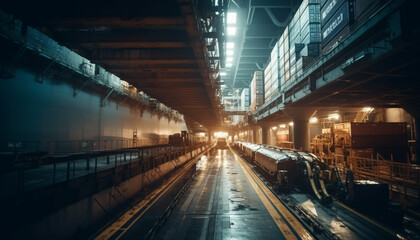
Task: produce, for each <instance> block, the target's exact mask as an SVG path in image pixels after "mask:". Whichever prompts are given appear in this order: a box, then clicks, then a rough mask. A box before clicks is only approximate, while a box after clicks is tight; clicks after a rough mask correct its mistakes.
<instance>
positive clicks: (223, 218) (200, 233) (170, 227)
mask: <svg viewBox="0 0 420 240" xmlns="http://www.w3.org/2000/svg"><path fill="white" fill-rule="evenodd" d="M197 169H200V171H199V172H198V173H197V174H196V176H195V177H194V178H195V179H194V181H193V182H192V183H191V185H190V187H189V189H188V190H187V191H186V192H185V193H184V195H183V196H182V197H181V199H180V201H179V203H178V205H177V207H176V209H174V211H173V212H172V215H171V216H170V217H169V218H168V220H167V221H166V223H165V224H164V226H163V227H162V228H161V229H160V230H159V231H158V232H157V234H156V237H157V238H165V239H166V238H171V239H215V238H216V239H284V237H283V236H282V234H281V232H280V230H279V228H278V227H277V226H276V224H275V222H274V221H273V219H272V217H271V216H270V214H269V212H268V211H267V210H266V208H265V207H264V205H263V203H262V202H261V200H260V198H259V197H258V195H257V194H256V192H255V191H254V190H253V188H252V186H251V184H250V182H249V180H248V179H247V177H246V175H245V174H244V172H243V170H242V169H241V167H240V166H239V164H238V162H237V159H235V158H234V156H233V154H232V152H231V150H229V149H216V150H215V151H214V153H213V154H212V155H208V156H203V157H202V158H201V159H200V161H199V162H198V164H197Z"/></svg>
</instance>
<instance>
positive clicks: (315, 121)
mask: <svg viewBox="0 0 420 240" xmlns="http://www.w3.org/2000/svg"><path fill="white" fill-rule="evenodd" d="M309 122H310V123H317V122H318V118H317V117H312V118H310V119H309Z"/></svg>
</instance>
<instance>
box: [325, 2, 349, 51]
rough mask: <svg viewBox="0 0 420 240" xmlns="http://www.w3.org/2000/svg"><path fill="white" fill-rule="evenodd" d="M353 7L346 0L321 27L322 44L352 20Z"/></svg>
mask: <svg viewBox="0 0 420 240" xmlns="http://www.w3.org/2000/svg"><path fill="white" fill-rule="evenodd" d="M353 17H354V8H353V5H352V4H351V2H349V1H346V2H344V3H343V5H342V6H341V7H340V8H339V9H338V10H337V12H336V13H335V14H334V15H333V16H332V17H331V18H330V19H329V20H328V21H327V23H326V24H325V26H323V27H322V46H325V45H326V44H328V42H330V41H331V40H332V39H333V38H334V37H335V36H336V35H337V34H338V33H339V32H340V31H341V30H342V29H343V28H344V27H346V26H347V25H348V24H349V23H351V22H352V21H353Z"/></svg>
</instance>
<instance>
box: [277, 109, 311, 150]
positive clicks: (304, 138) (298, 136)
mask: <svg viewBox="0 0 420 240" xmlns="http://www.w3.org/2000/svg"><path fill="white" fill-rule="evenodd" d="M284 111H285V112H286V114H287V115H289V116H290V117H291V118H292V119H293V145H294V147H295V148H296V149H301V150H304V151H306V150H310V149H309V147H310V144H309V143H310V139H309V136H310V134H309V118H310V117H311V116H312V115H313V114H314V113H315V111H316V109H314V108H307V107H294V108H286V109H285V110H284Z"/></svg>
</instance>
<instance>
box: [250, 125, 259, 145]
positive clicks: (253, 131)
mask: <svg viewBox="0 0 420 240" xmlns="http://www.w3.org/2000/svg"><path fill="white" fill-rule="evenodd" d="M250 134H251V136H250V138H249V140H250V142H251V143H257V134H258V128H257V127H256V126H253V127H251V129H250Z"/></svg>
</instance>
